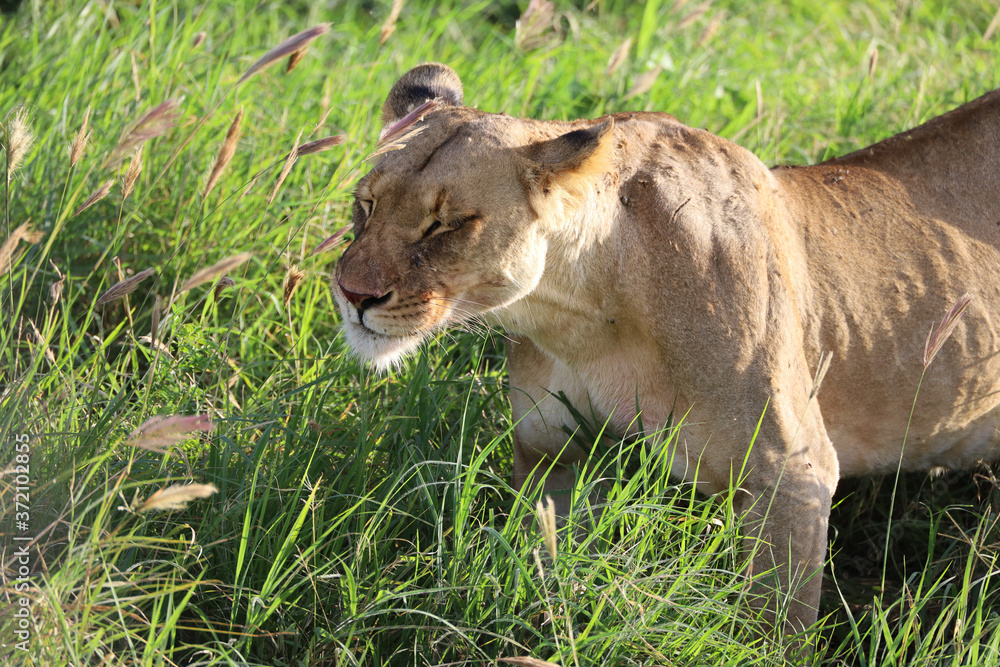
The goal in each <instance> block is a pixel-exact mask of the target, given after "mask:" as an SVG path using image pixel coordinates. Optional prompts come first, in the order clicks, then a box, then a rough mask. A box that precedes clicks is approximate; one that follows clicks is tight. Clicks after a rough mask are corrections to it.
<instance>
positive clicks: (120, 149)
mask: <svg viewBox="0 0 1000 667" xmlns="http://www.w3.org/2000/svg"><path fill="white" fill-rule="evenodd" d="M180 104H181V99H180V98H178V99H172V100H167V101H166V102H163V103H161V104H158V105H156V106H155V107H153V108H152V109H150V110H149V111H147V112H146V113H145V114H143V115H142V116H141V117H140V118H139V119H138V120H137V121H135V122H134V123H133V124H132V126H131V128H130V129H129V130H128V131H127V132H125V133H124V134H123V135H122V138H121V139H120V140H119V141H118V145H117V146H115V148H114V150H112V151H111V155H109V156H108V159H107V160H105V161H104V166H105V167H110V166H114V165H117V164H118V163H119V162H121V161H122V160H123V159H124V158H125V156H126V155H129V154H131V153H132V152H133V151H135V149H136V148H138V147H139V146H140V145H141V144H143V143H145V142H147V141H149V140H150V139H155V138H156V137H161V136H163V135H164V134H166V133H167V132H169V131H170V130H171V129H173V127H174V126H175V125H176V124H177V121H178V119H179V118H180V113H179V111H178V109H179V108H180Z"/></svg>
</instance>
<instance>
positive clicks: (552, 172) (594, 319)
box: [334, 65, 1000, 632]
mask: <svg viewBox="0 0 1000 667" xmlns="http://www.w3.org/2000/svg"><path fill="white" fill-rule="evenodd" d="M424 67H425V68H430V69H425V70H422V71H421V73H420V79H421V81H423V83H424V84H425V87H428V86H427V85H426V84H427V80H428V77H429V78H430V80H431V81H432V82H433V83H434V85H437V86H439V87H440V88H447V84H448V82H449V81H452V80H454V81H457V77H455V76H454V72H452V71H451V70H450V69H447V68H445V67H444V66H442V65H428V66H424ZM404 80H405V77H404ZM401 84H403V80H401V82H400V84H397V88H400V86H401ZM459 85H460V84H459ZM402 87H403V88H404V89H405V88H406V86H402ZM430 87H431V88H433V86H430ZM397 88H394V94H395V95H396V97H398V98H399V99H406V100H409V102H408V103H407V105H404V106H408V105H409V104H411V103H412V100H411V97H412V96H410V95H407V94H406V92H405V90H403V91H400V90H397ZM452 92H453V93H454V92H455V91H454V90H453V91H452ZM460 100H461V90H460V88H459V89H458V91H457V97H456V96H455V95H451V103H452V104H460ZM419 101H423V100H422V99H421V100H419ZM419 101H418V103H419ZM388 104H389V103H388V102H387V105H388ZM401 110H402V106H401V107H400V108H399V109H397V110H396V112H395V113H398V112H399V111H401ZM423 122H424V124H425V126H426V128H425V130H424V131H423V132H422V133H421V134H419V135H417V136H416V137H415V138H414V139H412V140H411V143H410V144H409V145H408V146H406V148H404V149H403V150H400V151H396V152H394V153H389V154H387V155H386V156H385V157H384V158H382V160H381V161H380V162H379V163H378V164H377V165H376V167H375V168H374V169H373V170H372V172H371V173H370V174H368V175H367V176H366V177H365V178H363V179H362V181H361V183H360V184H359V186H358V191H357V197H358V200H359V202H360V203H359V204H358V205H357V207H356V209H355V215H356V218H355V223H356V238H355V241H354V243H353V244H352V245H351V246H350V247H349V248H348V249H347V251H346V252H345V253H344V256H343V258H342V260H341V262H340V263H339V265H338V267H337V271H336V280H337V283H338V285H339V286H338V287H336V288H335V290H334V292H335V295H336V297H337V300H338V302H339V305H340V307H341V309H342V312H343V314H344V318H345V320H346V322H345V332H346V334H347V337H348V340H349V341H350V343H351V344H352V346H353V347H354V349H355V350H356V351H357V353H358V354H360V355H361V356H362V357H364V358H366V359H368V360H370V361H372V362H373V363H376V364H379V365H383V366H385V365H391V364H392V363H393V362H394V361H395V360H396V359H398V357H399V356H400V355H402V354H405V353H406V352H409V351H410V350H412V349H414V348H415V347H416V345H417V344H419V342H420V341H421V340H423V339H425V338H426V337H427V336H428V335H429V334H431V332H433V331H434V330H436V329H439V328H441V327H445V326H453V325H455V324H458V323H460V322H462V321H466V320H470V319H486V320H488V321H489V322H492V323H496V324H498V325H500V326H502V327H503V328H504V329H505V330H506V331H507V332H508V333H509V334H510V335H511V337H512V339H513V340H512V342H511V343H509V344H508V346H507V347H508V354H509V367H510V384H511V388H512V391H511V404H512V407H513V417H514V420H515V421H516V422H517V426H516V428H515V443H514V449H515V460H514V468H515V469H514V481H515V484H516V485H517V486H519V487H520V486H522V485H524V484H530V483H534V481H535V480H534V478H535V475H536V474H537V470H538V469H539V467H540V468H542V469H546V468H548V467H550V466H551V465H552V464H554V465H555V467H554V469H553V470H552V472H551V474H550V475H549V476H548V478H547V479H546V480H545V482H544V484H545V488H546V489H547V490H556V489H559V488H566V487H567V486H570V485H571V484H572V479H573V478H572V470H571V467H570V466H572V465H573V464H576V463H581V462H583V461H584V460H585V459H586V453H585V452H583V451H582V450H580V449H579V448H577V447H575V446H567V444H566V435H565V433H564V432H563V430H562V426H563V425H564V424H569V425H571V426H572V425H573V420H572V416H571V415H570V414H569V413H568V411H567V410H566V408H565V406H563V405H562V404H561V403H560V402H559V401H558V400H556V399H554V398H553V397H552V395H551V394H552V393H557V392H564V393H565V394H566V395H567V396H568V397H569V398H570V400H572V401H574V402H575V403H576V404H577V405H581V406H588V407H589V406H592V407H593V409H594V411H595V412H596V414H597V416H598V417H599V418H600V419H607V420H608V421H609V424H610V425H611V427H612V429H613V430H615V431H616V432H617V433H618V435H626V434H627V432H628V431H629V429H632V428H634V424H635V420H634V418H635V416H636V396H638V403H639V409H640V410H641V412H642V421H643V423H644V425H645V428H646V429H647V431H648V432H653V431H655V430H656V429H657V428H658V427H662V426H663V425H664V424H665V423H666V420H667V416H668V415H669V414H670V412H671V410H673V412H674V413H675V414H678V415H680V414H686V415H687V416H686V418H685V420H684V422H683V424H682V426H681V428H680V432H679V435H678V437H677V438H676V440H675V442H676V446H675V447H674V448H673V449H671V450H670V451H669V452H667V454H668V455H669V456H671V457H672V459H673V473H674V474H675V475H676V476H678V477H683V478H685V479H688V480H692V481H695V482H696V483H697V484H698V486H699V488H701V489H702V490H704V491H705V492H707V493H715V492H719V491H722V490H724V489H726V488H727V487H728V485H729V484H730V480H733V479H737V478H739V476H740V475H741V474H743V475H745V477H744V481H743V483H742V489H743V491H744V492H743V493H739V494H738V495H737V497H738V499H739V500H738V504H739V507H738V508H737V509H739V510H740V511H741V512H743V514H744V517H745V526H746V534H747V540H748V549H750V550H751V551H752V552H753V553H754V554H755V555H754V557H753V562H752V567H751V571H752V572H753V576H754V577H755V580H757V581H758V582H759V583H760V584H761V586H762V587H763V589H764V590H772V592H773V591H774V590H775V588H776V589H777V593H778V594H775V595H771V596H770V598H769V600H770V602H764V603H762V604H763V605H764V606H765V608H767V609H768V610H769V611H770V613H774V612H775V611H776V610H777V608H778V607H779V606H780V599H781V598H782V597H784V598H785V600H786V601H787V600H788V599H789V598H790V602H788V605H787V612H788V616H787V619H788V620H787V622H786V625H785V626H784V627H785V630H786V631H789V632H792V631H798V630H801V629H803V628H804V627H806V626H808V625H809V624H810V623H812V622H813V621H815V619H816V606H817V602H818V599H819V591H820V580H821V571H822V566H823V559H824V555H825V549H826V536H827V517H828V514H829V510H830V502H831V497H832V495H833V492H834V490H835V488H836V486H837V481H838V479H839V478H840V477H841V476H842V475H861V474H869V473H880V472H888V471H892V470H895V469H896V467H897V466H898V465H899V464H900V463H901V464H902V467H903V468H904V469H907V470H910V469H925V468H930V467H933V466H943V467H946V468H958V467H967V466H969V465H971V464H972V463H973V462H974V461H976V460H977V459H980V458H987V459H993V458H996V455H997V451H998V445H1000V437H998V431H997V428H998V424H1000V407H998V406H1000V194H998V193H1000V92H993V93H990V94H988V95H986V96H984V97H982V98H980V99H978V100H976V101H974V102H971V103H969V104H967V105H965V106H963V107H961V108H959V109H957V110H955V111H952V112H951V113H949V114H946V115H944V116H942V117H940V118H937V119H934V120H932V121H931V122H929V123H927V124H925V125H923V126H921V127H919V128H917V129H915V130H912V131H910V132H906V133H904V134H901V135H898V136H896V137H893V138H891V139H888V140H887V141H884V142H882V143H880V144H877V145H875V146H873V147H871V148H867V149H865V150H862V151H859V152H857V153H854V154H851V155H848V156H845V157H843V158H839V159H836V160H832V161H829V162H826V163H823V164H820V165H816V166H812V167H795V168H777V169H774V170H769V169H767V168H766V167H765V166H764V165H763V164H762V163H761V162H760V160H758V159H757V158H756V157H754V156H753V155H752V154H751V153H749V152H748V151H746V150H744V149H742V148H740V147H738V146H736V145H734V144H732V143H730V142H728V141H726V140H724V139H721V138H719V137H716V136H714V135H712V134H709V133H708V132H705V131H702V130H697V129H692V128H689V127H686V126H684V125H682V124H680V123H678V122H677V121H676V120H675V119H674V118H673V117H671V116H668V115H666V114H657V113H634V114H630V113H620V114H615V115H613V116H609V117H605V118H602V119H598V120H596V121H590V120H583V121H576V122H572V123H564V122H555V121H534V120H521V119H515V118H510V117H508V116H505V115H496V114H488V113H484V112H480V111H477V110H474V109H469V108H465V107H461V106H446V107H445V108H443V109H441V110H438V111H435V112H434V113H432V114H430V115H429V116H428V117H427V118H426V119H425V120H424V121H423ZM364 202H372V204H367V203H364ZM365 207H369V208H371V215H370V216H367V215H365V213H364V208H365ZM372 207H373V208H372ZM435 220H439V221H440V223H442V224H441V225H440V226H437V227H432V225H433V224H434V221H435ZM428 230H432V231H430V233H429V234H428ZM425 234H427V236H426V238H424V235H425ZM966 291H970V292H972V293H973V295H974V299H973V302H972V304H971V306H970V307H969V309H968V311H967V312H966V314H965V316H964V318H963V320H962V321H961V322H960V323H959V325H958V328H957V329H956V330H955V333H954V335H953V337H952V338H951V340H949V341H948V342H947V343H946V345H945V346H944V349H943V350H942V351H941V353H940V354H939V355H938V357H937V358H936V359H935V360H934V362H933V364H932V365H931V366H930V368H929V369H928V371H927V373H926V376H925V377H924V380H923V384H922V387H921V389H920V392H919V395H918V398H917V404H916V409H915V410H914V411H913V420H912V422H911V423H910V426H909V436H908V438H907V440H906V443H905V447H904V445H903V436H904V433H905V432H906V430H907V419H908V417H909V415H910V405H911V402H912V400H913V397H914V394H915V393H916V388H917V381H918V379H919V378H920V375H921V371H922V354H923V346H924V341H925V339H926V336H927V333H928V331H929V330H930V329H931V327H932V326H933V325H934V324H935V323H936V322H937V321H938V320H939V319H940V318H941V316H942V315H943V314H944V313H945V311H946V310H947V309H948V308H949V306H951V305H952V304H953V303H954V302H955V300H956V299H957V298H958V297H959V296H960V295H961V294H963V293H964V292H966ZM348 296H350V298H348ZM351 301H353V303H351ZM358 305H360V306H361V308H360V309H359V308H358ZM824 352H832V354H833V362H832V365H831V367H830V370H829V373H828V374H827V376H826V379H825V381H824V383H823V385H822V387H821V389H820V391H819V393H818V395H817V396H816V397H815V398H810V395H811V392H812V390H813V376H814V373H815V371H816V368H817V365H818V364H819V361H820V355H821V354H822V353H824ZM762 413H763V415H764V416H763V418H761V414H762ZM758 421H760V430H759V433H758V436H757V440H756V442H755V444H754V445H753V447H752V448H750V441H751V437H752V435H753V433H754V431H755V429H756V427H757V424H758ZM748 448H750V449H749V452H748ZM562 498H563V501H562V506H561V508H560V509H561V511H563V512H565V511H566V510H567V509H568V507H567V505H566V501H565V496H562ZM775 567H776V568H777V569H776V570H775V569H774V568H775ZM769 571H774V572H776V575H777V579H776V582H775V583H772V584H769V583H768V581H774V579H773V578H772V579H769V578H768V576H766V573H768V572H769Z"/></svg>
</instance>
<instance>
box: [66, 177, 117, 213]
mask: <svg viewBox="0 0 1000 667" xmlns="http://www.w3.org/2000/svg"><path fill="white" fill-rule="evenodd" d="M114 184H115V179H113V178H112V179H110V180H108V182H107V183H105V184H104V185H102V186H101V187H99V188H97V189H96V190H94V191H93V192H91V193H90V196H89V197H87V198H86V199H85V200H84V202H83V203H82V204H80V208H78V209H76V210H75V211H73V215H80V214H81V213H83V212H84V211H86V210H87V209H88V208H90V207H91V206H93V205H94V204H96V203H97V202H99V201H101V200H102V199H104V198H105V197H107V196H108V193H109V192H111V188H112V186H113V185H114Z"/></svg>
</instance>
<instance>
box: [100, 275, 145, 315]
mask: <svg viewBox="0 0 1000 667" xmlns="http://www.w3.org/2000/svg"><path fill="white" fill-rule="evenodd" d="M155 273H156V269H152V268H150V269H145V270H143V271H140V272H139V273H137V274H135V275H134V276H132V277H131V278H126V279H125V280H122V281H121V282H118V283H116V284H115V285H113V286H112V287H111V289H109V290H108V291H107V292H105V293H104V294H102V295H101V297H100V298H99V299H98V300H97V303H95V304H94V305H95V306H103V305H104V304H106V303H111V302H112V301H117V300H118V299H121V298H124V297H125V296H127V295H129V294H131V293H132V292H134V291H135V288H137V287H138V286H139V283H141V282H142V281H143V280H145V279H146V278H148V277H150V276H151V275H153V274H155Z"/></svg>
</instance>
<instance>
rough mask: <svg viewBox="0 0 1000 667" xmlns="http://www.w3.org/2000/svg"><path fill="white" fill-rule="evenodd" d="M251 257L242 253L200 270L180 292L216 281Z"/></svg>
mask: <svg viewBox="0 0 1000 667" xmlns="http://www.w3.org/2000/svg"><path fill="white" fill-rule="evenodd" d="M250 257H252V255H251V254H250V253H248V252H241V253H240V254H238V255H233V256H232V257H226V258H225V259H220V260H219V261H218V262H216V263H215V264H213V265H211V266H209V267H206V268H204V269H199V270H198V271H195V273H194V275H193V276H191V277H190V278H188V279H187V282H185V283H184V284H183V285H182V286H181V289H180V290H179V291H180V292H186V291H188V290H189V289H191V288H193V287H197V286H198V285H201V284H202V283H207V282H208V281H210V280H215V279H216V278H218V277H219V276H221V275H223V274H225V273H228V272H230V271H232V270H233V269H235V268H236V267H238V266H240V265H241V264H245V263H246V262H247V261H249V260H250ZM234 284H235V283H234Z"/></svg>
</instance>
